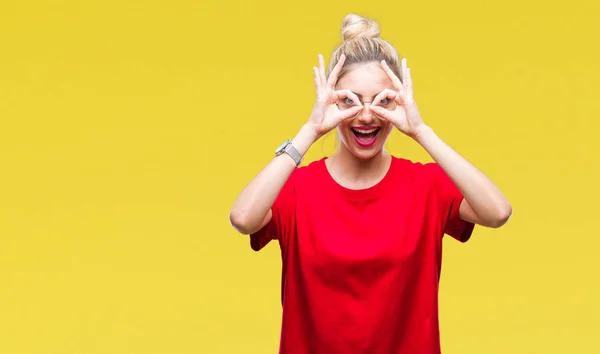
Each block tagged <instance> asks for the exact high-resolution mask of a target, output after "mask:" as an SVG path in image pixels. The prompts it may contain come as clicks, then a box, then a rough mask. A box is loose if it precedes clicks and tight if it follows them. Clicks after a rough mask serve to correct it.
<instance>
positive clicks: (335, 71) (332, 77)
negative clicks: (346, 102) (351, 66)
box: [327, 54, 346, 89]
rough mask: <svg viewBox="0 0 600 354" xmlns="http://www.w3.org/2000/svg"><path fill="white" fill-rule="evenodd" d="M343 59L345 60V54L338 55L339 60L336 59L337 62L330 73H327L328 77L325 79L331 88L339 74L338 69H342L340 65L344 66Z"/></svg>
mask: <svg viewBox="0 0 600 354" xmlns="http://www.w3.org/2000/svg"><path fill="white" fill-rule="evenodd" d="M345 61H346V56H345V55H344V54H342V55H341V56H340V60H338V62H337V64H336V65H335V67H334V68H333V70H332V71H331V74H329V79H328V80H327V85H328V86H329V87H330V88H332V89H333V88H334V87H335V84H336V83H337V79H338V75H339V73H340V71H342V67H343V66H344V62H345Z"/></svg>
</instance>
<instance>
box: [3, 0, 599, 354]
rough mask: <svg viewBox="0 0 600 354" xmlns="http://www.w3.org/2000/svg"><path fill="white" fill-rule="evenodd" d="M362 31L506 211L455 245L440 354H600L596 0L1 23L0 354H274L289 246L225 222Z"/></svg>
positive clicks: (27, 17)
mask: <svg viewBox="0 0 600 354" xmlns="http://www.w3.org/2000/svg"><path fill="white" fill-rule="evenodd" d="M348 12H357V13H360V14H363V15H366V16H371V17H373V18H375V19H376V20H378V21H379V22H380V24H381V26H382V31H383V32H382V34H383V37H384V38H386V39H388V40H389V41H390V42H392V43H393V44H394V45H396V46H397V48H398V50H399V52H400V53H401V55H402V56H405V57H407V58H408V63H409V65H410V66H411V68H412V75H413V80H414V85H415V90H416V91H415V94H416V98H417V101H418V103H419V105H420V108H421V110H422V113H423V115H424V118H425V120H426V122H427V123H428V124H429V125H431V126H433V127H434V128H435V129H436V131H437V132H438V133H439V134H440V135H441V136H442V138H444V139H445V140H446V141H447V142H448V143H450V145H451V146H453V147H454V148H455V149H456V150H458V151H459V152H460V153H461V154H463V155H464V156H465V157H466V158H468V159H469V160H470V161H472V162H473V163H475V164H476V165H477V166H478V167H479V168H480V169H481V170H483V171H484V172H485V173H486V174H487V175H488V176H490V177H491V178H492V179H493V180H494V181H495V182H497V184H498V185H499V186H500V187H501V188H502V190H503V191H504V192H505V193H506V195H507V196H508V197H509V199H510V200H511V202H512V203H513V207H514V217H513V219H512V220H511V221H510V222H509V224H507V225H506V226H505V227H504V228H502V229H500V230H488V229H483V228H478V229H477V230H476V232H475V235H474V237H473V239H472V240H471V241H470V242H469V243H467V244H465V245H462V244H459V243H458V242H456V241H453V240H451V239H449V238H448V239H446V241H445V253H444V268H443V272H442V281H441V294H440V297H441V299H440V306H441V310H440V313H441V333H442V344H443V350H444V352H445V353H447V354H448V353H460V354H468V353H478V354H481V353H486V354H493V353H503V354H504V353H598V352H600V343H599V340H598V333H600V324H599V323H600V322H599V320H600V318H599V317H600V305H599V300H600V284H599V282H598V281H599V278H598V271H599V270H600V262H599V261H598V249H599V246H600V234H599V232H598V227H597V220H598V215H597V213H598V210H599V208H598V200H599V198H600V193H599V191H598V187H597V183H598V181H599V180H600V178H599V177H600V174H599V172H598V171H599V170H598V162H599V161H598V157H597V155H598V153H599V152H600V139H598V129H599V128H600V125H599V123H598V121H599V119H598V114H597V105H598V98H597V94H598V88H597V87H598V86H597V85H598V82H600V69H599V66H598V63H599V62H600V54H599V52H598V46H597V35H598V33H600V25H599V24H598V22H597V19H598V18H599V14H600V9H599V5H598V2H596V1H594V0H574V1H570V2H567V3H560V6H559V3H556V5H555V4H553V3H550V2H547V1H541V0H537V1H529V2H527V1H517V0H508V1H503V2H484V1H474V0H458V1H452V2H448V1H410V2H406V1H377V2H371V1H357V0H347V1H316V0H310V1H305V2H302V1H295V2H290V3H285V2H279V1H267V0H256V1H220V2H218V1H216V0H209V1H203V0H200V1H183V0H176V1H174V0H171V1H115V0H110V1H68V0H64V1H3V2H2V4H1V5H0V46H1V47H0V119H1V125H0V171H1V172H0V173H1V177H0V353H1V354H34V353H35V354H50V353H68V354H75V353H77V354H88V353H90V354H91V353H111V354H112V353H114V354H120V353H136V354H137V353H140V354H141V353H144V354H151V353H164V354H179V353H181V354H184V353H208V354H212V353H244V354H249V353H275V352H276V351H277V346H278V340H279V325H280V315H281V307H280V306H281V305H280V302H279V300H280V294H279V290H280V288H279V280H280V278H279V276H280V261H279V251H278V248H277V246H276V244H272V245H270V246H269V247H267V248H266V249H265V250H264V251H263V252H260V253H254V252H253V251H251V250H250V248H249V245H248V242H247V239H246V237H244V236H240V235H238V234H236V233H235V231H233V230H232V229H231V227H230V226H229V222H228V212H229V208H230V206H231V205H232V203H233V200H234V198H235V197H236V195H237V193H238V192H239V191H240V190H241V189H242V188H243V187H244V185H245V184H246V183H247V182H248V181H249V180H250V179H251V178H252V177H253V176H254V175H255V174H256V173H257V172H258V171H259V170H260V169H261V168H262V167H263V166H264V165H265V164H266V163H267V162H268V161H269V159H270V158H271V157H272V154H273V151H274V149H275V148H276V147H277V146H278V145H279V143H281V142H282V141H283V140H285V139H287V138H290V137H292V136H293V135H294V134H295V133H296V131H297V130H298V128H299V127H300V126H301V125H302V124H303V122H304V121H305V120H306V118H307V116H308V113H309V112H310V108H311V105H312V102H313V98H314V93H313V86H312V85H313V81H312V71H311V67H312V66H313V65H315V63H316V58H317V54H318V53H324V54H325V56H326V58H328V57H329V53H330V52H331V50H332V49H333V48H334V47H335V46H336V44H337V43H338V39H339V37H338V33H339V28H340V23H341V20H342V18H343V16H344V15H345V14H347V13H348ZM334 148H335V138H334V137H333V136H330V137H328V138H327V139H324V140H323V141H322V142H318V143H317V144H316V145H314V146H313V148H312V149H311V151H310V153H309V155H308V157H307V158H306V160H307V161H311V160H314V159H316V158H318V157H320V156H322V155H323V154H331V152H333V151H334ZM388 148H389V150H390V151H391V152H392V153H394V154H396V155H399V156H404V157H408V158H411V159H414V160H428V159H429V158H428V156H427V155H426V154H425V153H424V151H423V150H422V149H421V148H420V147H419V146H417V145H416V144H414V143H413V142H411V141H409V140H408V139H406V138H404V137H402V136H401V135H400V133H398V132H395V133H394V134H392V137H391V138H390V141H389V144H388Z"/></svg>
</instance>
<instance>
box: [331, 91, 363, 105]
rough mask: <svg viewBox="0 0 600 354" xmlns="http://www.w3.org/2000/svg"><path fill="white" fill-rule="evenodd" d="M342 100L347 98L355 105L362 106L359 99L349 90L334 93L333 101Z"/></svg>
mask: <svg viewBox="0 0 600 354" xmlns="http://www.w3.org/2000/svg"><path fill="white" fill-rule="evenodd" d="M343 98H349V99H351V100H352V102H353V103H354V104H355V105H358V106H362V104H361V102H360V99H359V98H358V96H356V94H355V93H354V92H352V91H350V90H339V91H335V100H336V101H338V100H340V99H343Z"/></svg>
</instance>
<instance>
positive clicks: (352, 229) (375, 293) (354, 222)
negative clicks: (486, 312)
mask: <svg viewBox="0 0 600 354" xmlns="http://www.w3.org/2000/svg"><path fill="white" fill-rule="evenodd" d="M462 199H463V196H462V195H461V193H460V192H459V190H458V189H457V188H456V186H455V185H454V184H453V183H452V181H451V180H450V178H449V177H448V176H447V175H446V174H445V173H444V172H443V170H442V169H441V168H440V167H439V166H438V165H437V164H435V163H427V164H421V163H414V162H411V161H409V160H405V159H400V158H396V157H392V163H391V166H390V169H389V171H388V173H387V174H386V175H385V177H384V178H383V179H382V180H381V181H380V182H379V183H377V184H376V185H374V186H373V187H370V188H367V189H361V190H351V189H347V188H344V187H342V186H341V185H339V184H338V183H337V182H336V181H335V180H334V179H333V178H332V177H331V175H330V174H329V172H328V170H327V167H326V166H325V158H323V159H320V160H318V161H315V162H312V163H310V164H309V165H308V166H304V167H300V168H298V169H296V170H295V171H294V172H293V173H292V175H291V176H290V178H289V179H288V181H287V182H286V184H285V186H284V187H283V189H282V190H281V192H280V194H279V196H278V198H277V200H276V201H275V203H274V205H273V207H272V212H273V217H272V219H271V221H270V222H269V223H268V224H267V225H266V226H265V227H263V228H262V229H261V230H260V231H258V232H256V233H255V234H252V235H251V236H250V244H251V246H252V249H254V250H255V251H258V250H260V249H261V248H263V247H264V246H265V245H266V244H267V243H269V242H270V241H271V240H278V242H279V245H280V248H281V255H282V305H283V320H282V327H281V341H280V353H283V354H321V353H324V354H338V353H339V354H352V353H369V354H379V353H381V354H438V353H440V352H441V349H440V336H439V322H438V283H439V277H440V270H441V258H442V237H443V235H444V233H446V234H448V235H450V236H452V237H454V238H456V239H457V240H459V241H461V242H466V241H467V240H468V239H469V238H470V236H471V234H472V232H473V228H474V225H473V224H472V223H468V222H465V221H462V220H461V219H460V217H459V207H460V203H461V201H462Z"/></svg>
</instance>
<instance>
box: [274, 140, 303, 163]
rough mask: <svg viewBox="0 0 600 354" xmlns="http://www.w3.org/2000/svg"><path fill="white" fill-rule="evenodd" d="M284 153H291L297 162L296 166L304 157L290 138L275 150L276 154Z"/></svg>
mask: <svg viewBox="0 0 600 354" xmlns="http://www.w3.org/2000/svg"><path fill="white" fill-rule="evenodd" d="M283 153H286V154H288V155H290V157H291V158H292V159H293V160H294V162H295V163H296V166H299V165H300V163H301V162H302V158H303V157H302V155H300V153H299V152H298V150H296V148H295V147H294V145H292V142H291V141H290V140H286V141H284V142H283V144H281V145H280V146H279V147H278V148H277V150H275V156H279V155H281V154H283Z"/></svg>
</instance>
